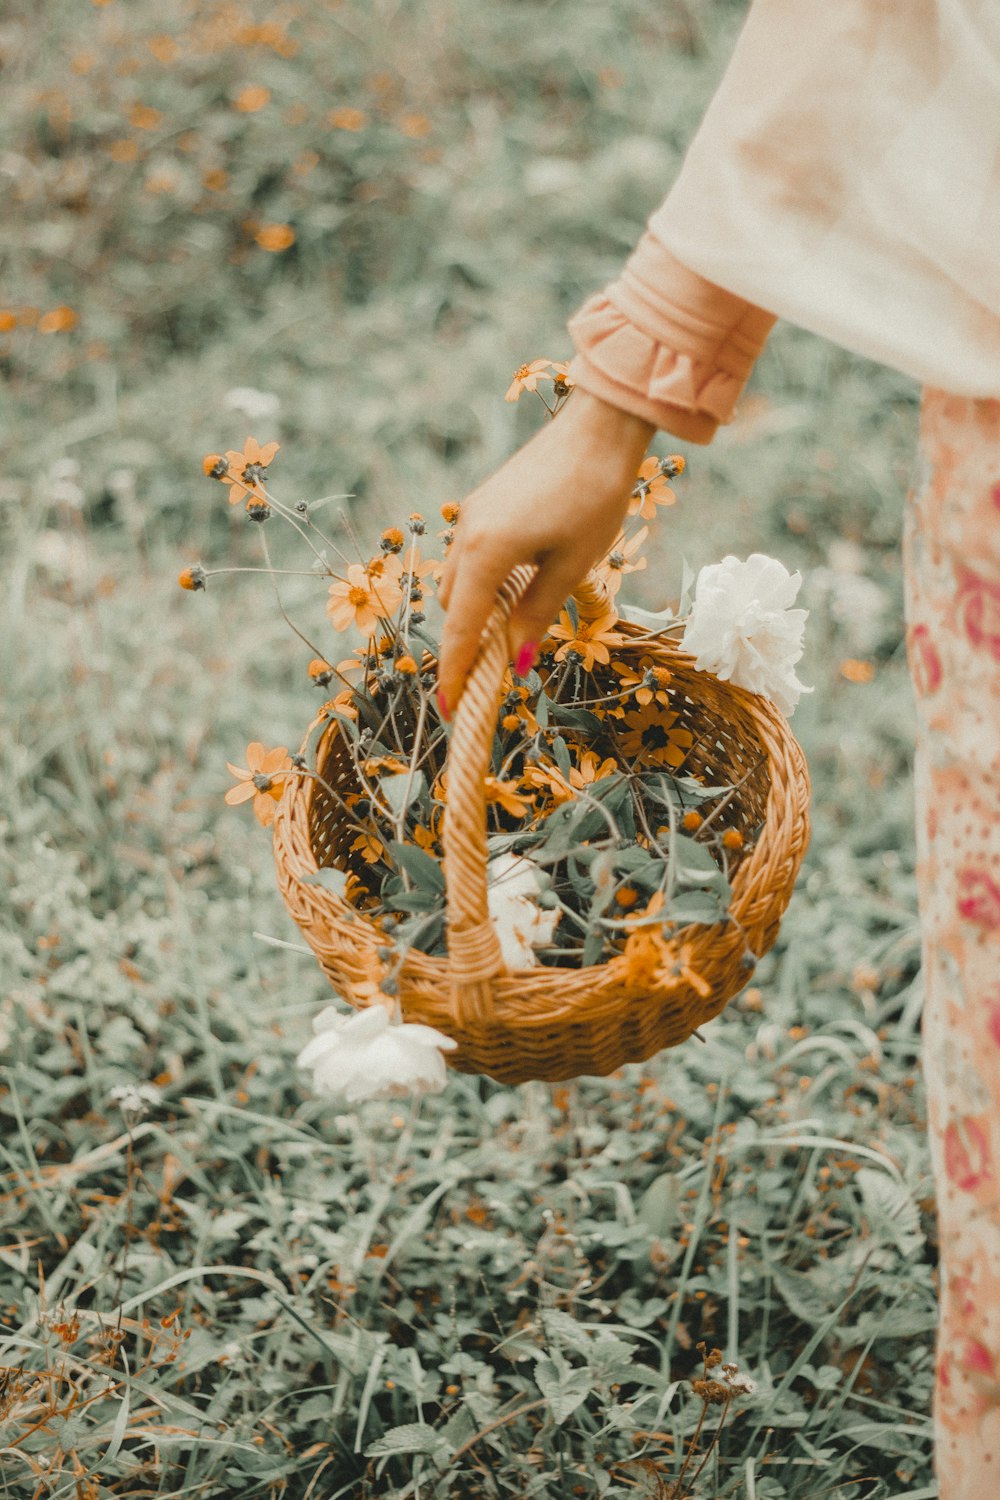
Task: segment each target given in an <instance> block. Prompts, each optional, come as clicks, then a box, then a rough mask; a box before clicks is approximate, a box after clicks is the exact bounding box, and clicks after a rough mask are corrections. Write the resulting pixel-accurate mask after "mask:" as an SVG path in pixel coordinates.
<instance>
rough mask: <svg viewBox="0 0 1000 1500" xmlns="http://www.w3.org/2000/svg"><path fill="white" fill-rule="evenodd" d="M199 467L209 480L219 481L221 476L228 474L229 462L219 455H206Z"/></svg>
mask: <svg viewBox="0 0 1000 1500" xmlns="http://www.w3.org/2000/svg"><path fill="white" fill-rule="evenodd" d="M201 466H202V468H203V469H204V471H205V473H206V474H207V475H208V477H209V479H221V478H222V476H223V474H228V473H229V460H228V458H223V456H222V454H221V453H206V454H205V457H204V458H203V459H202V461H201Z"/></svg>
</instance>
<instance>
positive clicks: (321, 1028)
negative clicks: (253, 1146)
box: [296, 1001, 458, 1104]
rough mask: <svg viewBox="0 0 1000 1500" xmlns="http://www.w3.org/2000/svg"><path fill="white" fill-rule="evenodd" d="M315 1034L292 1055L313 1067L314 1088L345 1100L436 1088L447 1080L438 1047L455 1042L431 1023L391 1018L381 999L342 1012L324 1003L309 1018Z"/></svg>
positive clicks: (351, 1101)
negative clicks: (428, 1024) (362, 1006)
mask: <svg viewBox="0 0 1000 1500" xmlns="http://www.w3.org/2000/svg"><path fill="white" fill-rule="evenodd" d="M312 1024H313V1031H314V1032H315V1033H316V1035H315V1036H314V1037H313V1038H312V1039H311V1041H308V1042H306V1044H305V1046H304V1047H303V1048H302V1051H301V1052H300V1053H299V1055H298V1057H297V1058H296V1063H297V1064H298V1066H299V1067H300V1068H312V1069H313V1086H314V1088H315V1089H316V1091H317V1092H318V1093H321V1094H333V1095H336V1096H338V1097H339V1098H340V1099H343V1100H346V1101H347V1102H348V1103H349V1104H354V1103H357V1101H358V1100H360V1099H392V1098H397V1097H402V1096H404V1095H406V1094H424V1093H426V1094H440V1093H441V1091H442V1089H443V1088H444V1086H445V1084H446V1083H447V1081H448V1069H447V1065H446V1063H445V1060H444V1054H443V1052H442V1051H441V1050H440V1049H441V1048H452V1047H457V1046H458V1043H457V1042H456V1041H455V1040H454V1039H453V1038H452V1037H450V1036H445V1034H444V1032H442V1031H436V1030H435V1029H434V1027H433V1026H420V1025H416V1024H412V1023H411V1022H408V1021H402V1022H394V1021H393V1020H392V1019H391V1017H390V1015H389V1011H388V1009H387V1008H386V1006H385V1005H383V1004H382V1003H381V1002H379V1001H375V1002H373V1003H372V1004H371V1005H366V1006H365V1007H364V1008H363V1009H362V1010H356V1011H352V1012H350V1013H349V1014H345V1013H344V1012H343V1011H340V1010H337V1008H336V1006H333V1005H328V1006H326V1007H325V1009H323V1010H321V1011H320V1013H319V1015H318V1016H316V1017H315V1019H314V1020H313V1023H312Z"/></svg>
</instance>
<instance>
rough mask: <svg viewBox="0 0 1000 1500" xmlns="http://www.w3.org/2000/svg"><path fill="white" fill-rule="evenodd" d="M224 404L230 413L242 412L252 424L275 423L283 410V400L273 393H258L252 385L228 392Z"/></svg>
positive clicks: (238, 387) (241, 386)
mask: <svg viewBox="0 0 1000 1500" xmlns="http://www.w3.org/2000/svg"><path fill="white" fill-rule="evenodd" d="M223 404H224V405H225V406H227V407H228V408H229V410H230V411H239V412H242V413H243V415H244V416H245V417H249V418H250V420H251V422H266V421H272V422H273V421H274V419H275V418H276V417H277V415H278V413H279V412H280V410H281V398H280V396H275V395H273V394H272V392H271V391H258V390H257V389H256V387H255V386H252V385H235V386H233V388H232V390H231V391H227V392H226V394H225V397H224V399H223Z"/></svg>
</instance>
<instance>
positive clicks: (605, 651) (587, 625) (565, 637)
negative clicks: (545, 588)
mask: <svg viewBox="0 0 1000 1500" xmlns="http://www.w3.org/2000/svg"><path fill="white" fill-rule="evenodd" d="M617 620H618V614H617V611H615V610H613V609H609V610H605V612H604V614H603V615H600V616H599V617H598V618H597V619H596V620H581V621H580V623H579V625H578V626H577V627H576V629H575V630H574V629H573V621H572V619H571V618H570V615H569V613H568V611H567V610H565V609H564V610H563V611H562V613H561V614H560V616H559V623H558V624H557V625H552V626H550V628H549V635H550V636H552V637H554V639H555V640H557V641H563V642H565V644H564V645H562V646H560V647H559V649H558V651H557V652H556V654H555V657H556V661H563V660H564V658H565V657H566V656H567V655H568V654H569V653H570V651H575V652H576V653H577V655H578V656H580V657H581V658H582V665H583V670H584V671H585V672H592V671H593V669H594V662H595V661H599V662H601V663H602V664H603V665H604V666H607V664H608V662H609V661H610V660H611V650H610V648H611V647H612V646H621V645H623V644H624V640H625V637H624V636H622V635H619V634H618V632H617V631H616V630H615V629H614V626H615V623H616V622H617Z"/></svg>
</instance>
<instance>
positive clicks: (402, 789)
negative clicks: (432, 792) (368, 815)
mask: <svg viewBox="0 0 1000 1500" xmlns="http://www.w3.org/2000/svg"><path fill="white" fill-rule="evenodd" d="M379 790H380V791H381V793H382V796H383V797H384V798H385V800H386V802H388V804H389V806H390V807H391V808H392V810H393V812H394V813H395V814H396V816H397V817H398V816H399V814H400V813H401V812H403V811H404V809H405V808H407V807H409V806H410V804H411V803H413V802H416V801H418V800H419V798H421V797H423V796H424V795H425V793H426V791H427V778H426V776H425V775H424V773H423V771H414V772H413V774H412V775H411V774H410V772H409V771H397V772H395V773H394V774H393V775H391V776H382V777H381V778H380V779H379Z"/></svg>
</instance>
